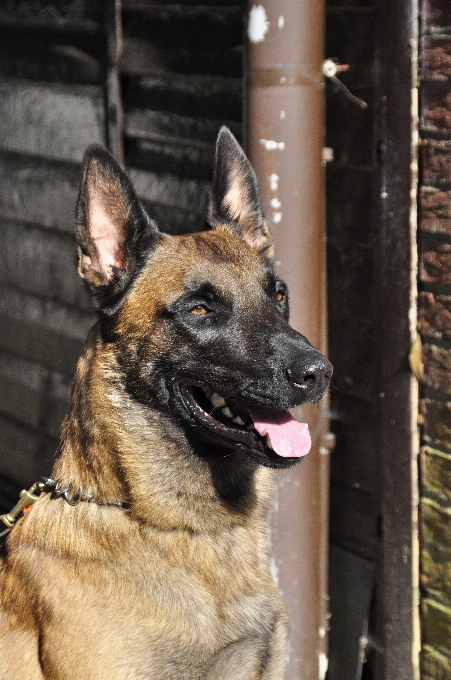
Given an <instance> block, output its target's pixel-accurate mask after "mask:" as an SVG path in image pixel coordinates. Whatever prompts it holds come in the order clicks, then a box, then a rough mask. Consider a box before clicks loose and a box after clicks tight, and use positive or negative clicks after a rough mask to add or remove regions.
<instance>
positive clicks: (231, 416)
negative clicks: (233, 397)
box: [222, 402, 233, 418]
mask: <svg viewBox="0 0 451 680" xmlns="http://www.w3.org/2000/svg"><path fill="white" fill-rule="evenodd" d="M224 403H225V402H224ZM222 412H223V414H224V415H225V416H227V418H233V413H232V411H231V410H230V409H229V407H228V406H226V407H225V408H223V409H222Z"/></svg>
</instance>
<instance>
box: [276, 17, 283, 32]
mask: <svg viewBox="0 0 451 680" xmlns="http://www.w3.org/2000/svg"><path fill="white" fill-rule="evenodd" d="M284 25H285V17H282V16H280V17H279V18H278V19H277V28H279V29H280V30H282V28H283V27H284Z"/></svg>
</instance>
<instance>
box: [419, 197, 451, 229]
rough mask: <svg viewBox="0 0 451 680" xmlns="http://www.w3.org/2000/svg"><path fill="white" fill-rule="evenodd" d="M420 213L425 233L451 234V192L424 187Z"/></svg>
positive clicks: (421, 227) (421, 225)
mask: <svg viewBox="0 0 451 680" xmlns="http://www.w3.org/2000/svg"><path fill="white" fill-rule="evenodd" d="M419 213H420V229H422V230H423V231H428V232H431V233H437V234H451V191H440V189H435V188H433V187H422V188H421V189H420V205H419Z"/></svg>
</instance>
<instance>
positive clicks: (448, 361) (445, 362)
mask: <svg viewBox="0 0 451 680" xmlns="http://www.w3.org/2000/svg"><path fill="white" fill-rule="evenodd" d="M423 363H424V376H423V384H424V385H425V386H426V387H430V388H432V389H434V390H440V391H443V392H451V352H450V351H449V350H447V349H443V347H437V346H436V345H424V347H423Z"/></svg>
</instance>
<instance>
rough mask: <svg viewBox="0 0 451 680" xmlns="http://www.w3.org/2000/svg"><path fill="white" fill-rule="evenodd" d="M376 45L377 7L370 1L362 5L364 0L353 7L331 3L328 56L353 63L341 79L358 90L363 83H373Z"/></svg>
mask: <svg viewBox="0 0 451 680" xmlns="http://www.w3.org/2000/svg"><path fill="white" fill-rule="evenodd" d="M343 4H344V3H343ZM328 5H330V3H328ZM374 48H375V31H374V7H372V6H371V5H370V4H368V5H366V6H365V5H363V6H362V4H361V3H356V4H355V5H354V6H353V7H343V6H341V7H333V8H332V7H330V6H329V9H328V15H327V24H326V56H327V58H328V59H335V60H337V62H338V63H339V64H348V65H349V71H347V72H346V73H341V74H340V80H342V81H343V83H345V85H346V86H347V87H350V88H351V89H352V90H355V88H359V89H360V88H361V87H362V86H363V85H370V86H371V85H372V83H373V80H374ZM359 96H360V95H359Z"/></svg>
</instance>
